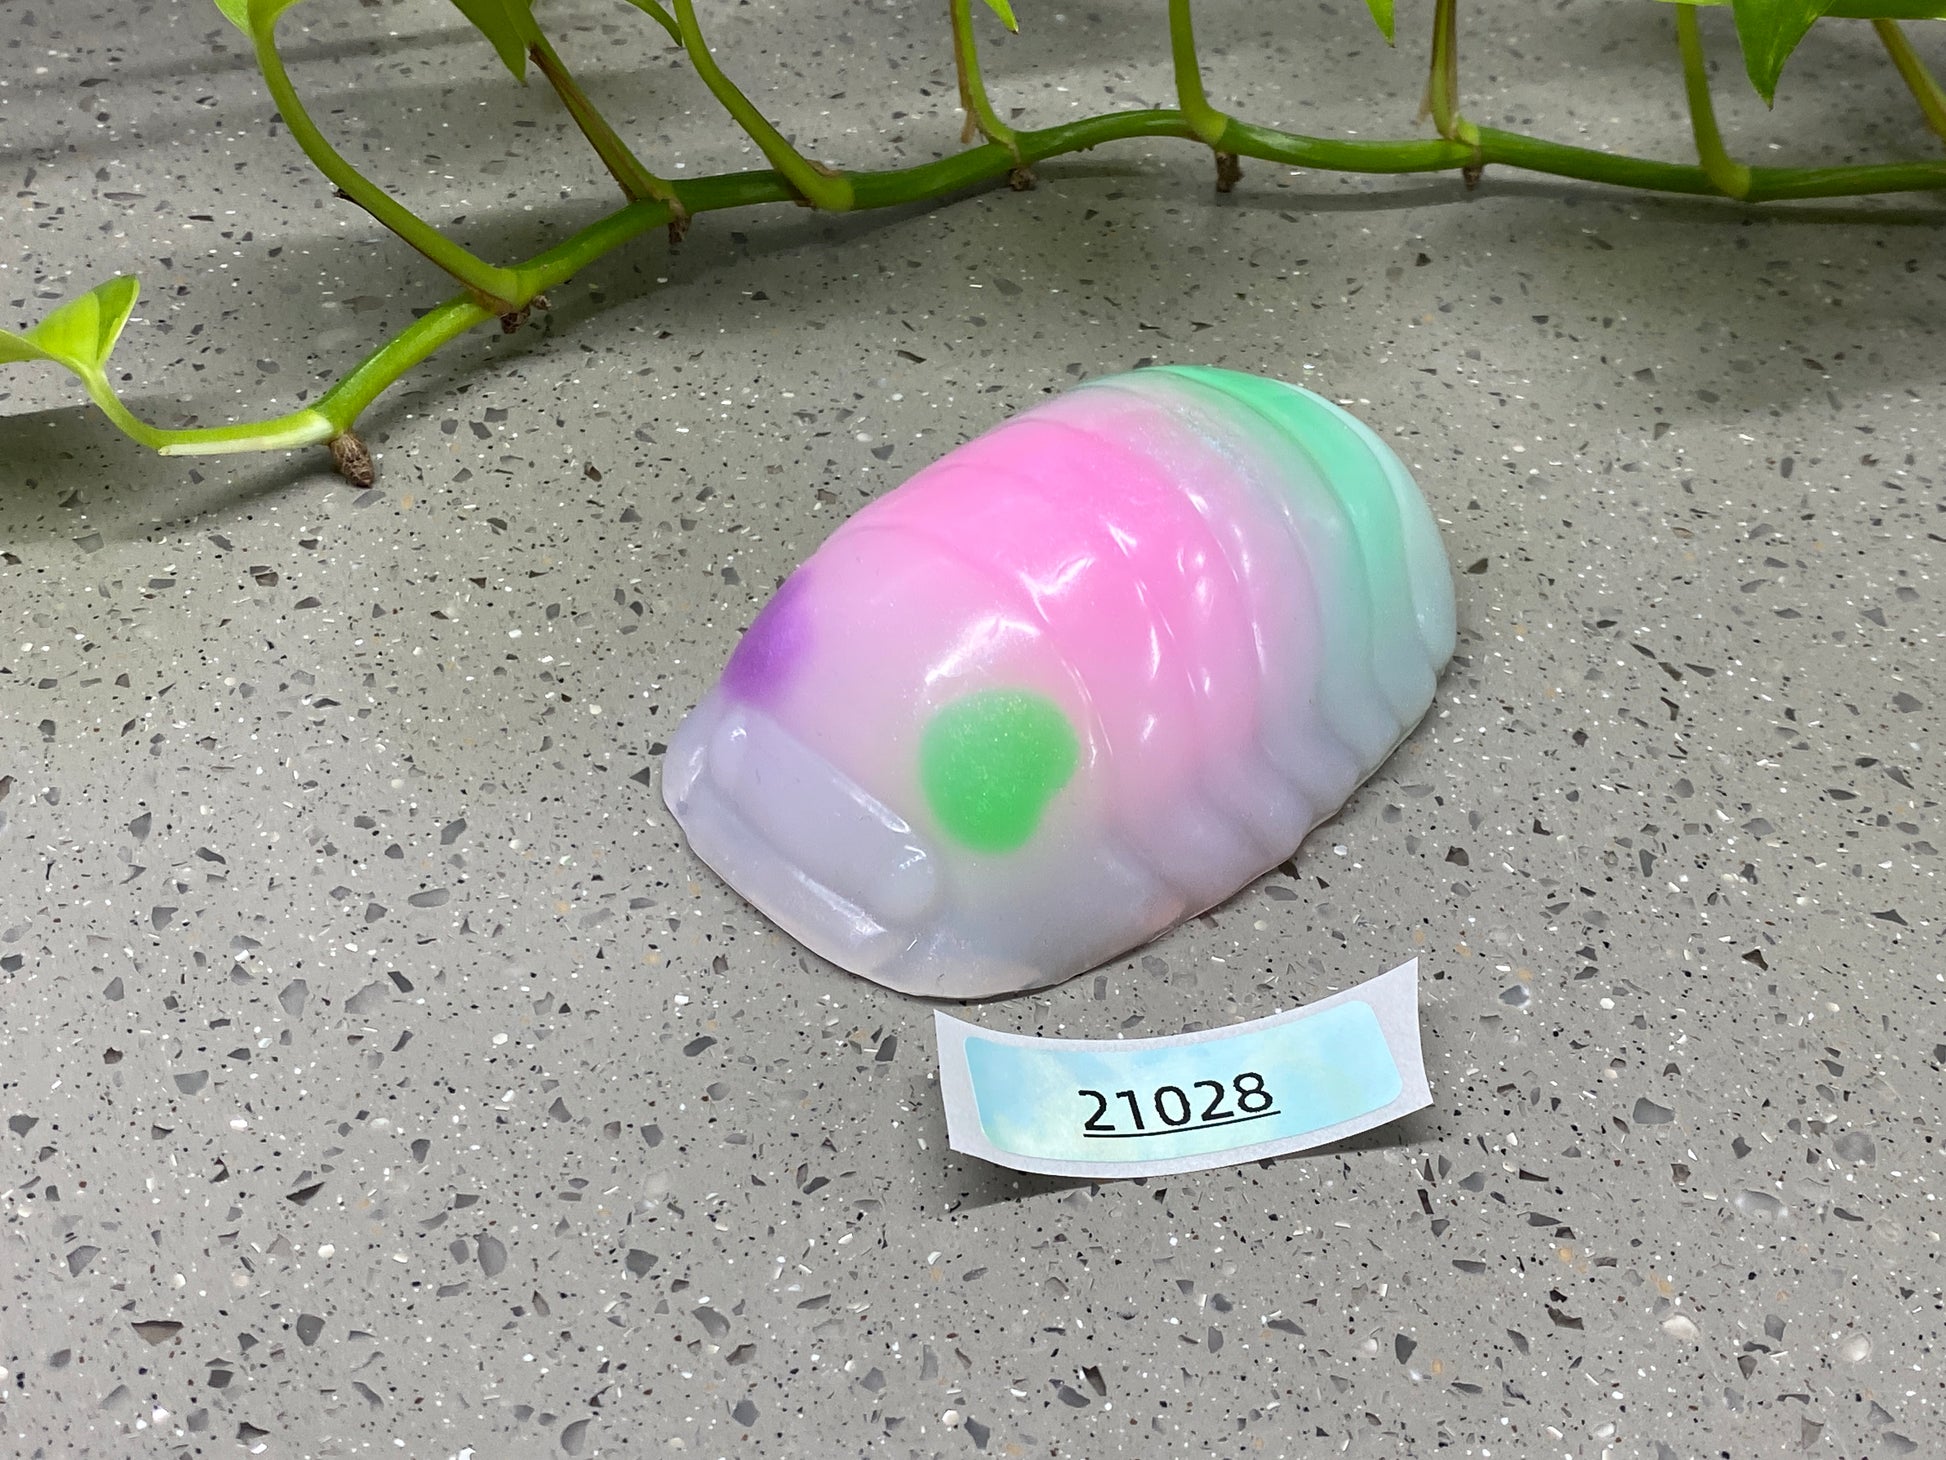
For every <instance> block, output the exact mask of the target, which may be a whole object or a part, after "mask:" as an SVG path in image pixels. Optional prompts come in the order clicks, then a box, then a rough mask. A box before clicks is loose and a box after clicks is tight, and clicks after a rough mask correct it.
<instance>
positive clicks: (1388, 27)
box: [1365, 0, 1398, 46]
mask: <svg viewBox="0 0 1946 1460" xmlns="http://www.w3.org/2000/svg"><path fill="white" fill-rule="evenodd" d="M1365 4H1366V5H1367V6H1368V7H1369V8H1370V9H1371V12H1372V19H1373V20H1375V21H1377V22H1378V33H1379V34H1380V35H1382V36H1384V37H1385V44H1386V45H1388V46H1391V45H1397V44H1398V38H1397V37H1396V36H1395V35H1394V34H1393V33H1392V0H1365Z"/></svg>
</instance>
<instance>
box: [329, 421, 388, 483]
mask: <svg viewBox="0 0 1946 1460" xmlns="http://www.w3.org/2000/svg"><path fill="white" fill-rule="evenodd" d="M325 445H326V446H328V447H329V448H330V450H331V464H332V465H333V466H334V467H336V468H337V471H338V475H339V476H341V477H343V478H344V479H345V480H346V481H348V482H350V483H351V484H352V485H353V486H354V487H369V486H370V485H371V484H372V483H373V482H375V481H377V480H378V468H377V467H376V466H375V465H374V464H373V462H372V453H371V448H370V447H368V446H366V445H365V443H364V442H363V441H362V440H360V439H359V437H358V433H357V432H355V431H340V432H339V433H338V434H337V435H336V436H333V437H332V438H331V439H330V440H329V441H327V442H326V443H325Z"/></svg>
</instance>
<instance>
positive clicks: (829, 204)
mask: <svg viewBox="0 0 1946 1460" xmlns="http://www.w3.org/2000/svg"><path fill="white" fill-rule="evenodd" d="M675 6H676V22H677V25H678V26H679V27H680V30H681V33H682V44H683V49H684V50H686V51H688V52H689V64H690V65H692V66H694V67H695V68H696V74H697V75H698V76H700V77H702V78H703V85H705V86H707V87H708V88H709V89H710V94H711V95H712V96H714V97H715V98H716V99H717V101H718V102H720V103H721V104H722V107H723V110H725V111H726V112H728V113H729V114H730V115H731V116H732V117H734V118H736V121H737V124H738V125H739V126H741V127H742V128H743V130H744V131H746V132H748V133H749V134H750V140H751V141H753V142H755V143H756V144H757V150H758V151H760V152H762V153H763V155H764V156H765V157H766V158H768V159H769V161H770V165H771V166H772V167H774V168H776V169H777V171H778V172H780V173H782V174H783V175H784V176H785V177H786V178H788V179H789V180H790V183H791V186H793V187H794V188H796V189H797V192H798V196H799V197H801V198H802V199H803V200H804V201H805V202H808V203H810V204H811V205H812V206H813V207H817V208H829V209H831V210H833V211H835V212H843V211H845V210H846V209H848V208H850V207H851V206H852V186H851V181H850V179H848V178H846V177H845V176H843V175H842V174H839V173H834V172H831V171H829V170H828V169H823V168H819V167H817V166H816V165H814V164H813V163H811V162H810V161H808V160H807V159H806V158H805V156H804V154H803V153H801V152H799V151H798V150H797V149H796V148H795V147H793V146H791V144H790V143H789V142H787V141H785V140H784V134H783V133H782V132H780V131H778V130H777V129H776V128H775V127H773V126H772V125H771V124H770V120H769V119H768V118H767V117H765V116H764V114H763V113H762V112H760V111H758V110H757V108H756V106H755V105H754V104H752V102H751V100H750V98H749V97H747V96H745V95H744V94H743V93H742V92H741V91H739V90H738V89H737V85H736V83H735V82H734V81H732V80H730V78H729V77H728V76H725V75H724V74H723V68H722V67H720V66H718V65H717V64H716V58H715V57H714V56H712V55H711V54H710V53H709V43H708V42H707V41H705V40H704V39H703V32H702V29H701V28H700V27H699V26H698V25H697V24H696V6H695V4H694V0H675Z"/></svg>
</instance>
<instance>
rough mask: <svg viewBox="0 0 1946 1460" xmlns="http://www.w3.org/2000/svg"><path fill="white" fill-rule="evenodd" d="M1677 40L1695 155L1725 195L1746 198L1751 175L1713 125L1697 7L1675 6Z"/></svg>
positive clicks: (1750, 184) (1707, 72)
mask: <svg viewBox="0 0 1946 1460" xmlns="http://www.w3.org/2000/svg"><path fill="white" fill-rule="evenodd" d="M1676 44H1677V46H1678V48H1679V49H1680V50H1681V51H1682V80H1683V89H1684V90H1685V91H1686V92H1687V93H1688V95H1689V130H1690V132H1691V134H1692V135H1694V137H1695V138H1696V157H1697V160H1698V161H1699V162H1701V163H1702V164H1703V173H1704V175H1705V176H1707V177H1708V178H1709V180H1710V183H1711V184H1712V185H1713V186H1714V187H1715V189H1716V190H1717V191H1718V192H1720V193H1723V194H1724V195H1725V196H1727V197H1732V198H1741V199H1748V198H1749V197H1750V189H1751V186H1752V182H1753V179H1752V177H1751V170H1750V168H1749V167H1747V166H1746V165H1745V164H1743V163H1741V162H1738V161H1737V160H1736V159H1735V158H1733V157H1731V156H1730V154H1729V151H1728V149H1726V148H1725V147H1724V145H1723V134H1722V133H1721V132H1720V131H1718V130H1717V126H1716V104H1715V103H1714V102H1713V101H1711V99H1710V80H1709V69H1708V64H1707V62H1706V61H1705V60H1704V57H1703V33H1702V28H1701V27H1700V26H1698V25H1697V23H1696V7H1695V6H1693V5H1678V6H1676Z"/></svg>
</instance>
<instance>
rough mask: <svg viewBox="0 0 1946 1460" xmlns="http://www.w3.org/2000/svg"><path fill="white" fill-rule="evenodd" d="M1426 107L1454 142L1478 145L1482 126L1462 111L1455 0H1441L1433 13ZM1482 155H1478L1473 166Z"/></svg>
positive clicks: (1457, 11) (1438, 125) (1444, 135)
mask: <svg viewBox="0 0 1946 1460" xmlns="http://www.w3.org/2000/svg"><path fill="white" fill-rule="evenodd" d="M1426 110H1427V111H1429V112H1431V113H1432V119H1433V125H1434V126H1435V127H1437V128H1438V129H1439V135H1440V136H1442V137H1444V138H1446V139H1447V140H1448V141H1451V142H1463V143H1465V144H1466V145H1467V146H1469V147H1474V146H1477V145H1478V143H1479V140H1480V129H1479V128H1478V127H1476V126H1474V125H1473V123H1471V122H1469V121H1468V120H1467V119H1466V118H1465V117H1463V116H1461V115H1460V109H1459V7H1458V5H1457V4H1456V3H1455V0H1439V3H1438V4H1437V5H1435V6H1434V7H1433V15H1432V63H1431V65H1430V66H1429V67H1428V69H1427V72H1426ZM1481 161H1482V159H1479V158H1477V157H1476V158H1475V160H1474V166H1475V167H1476V168H1477V167H1478V166H1480V165H1481Z"/></svg>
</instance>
